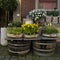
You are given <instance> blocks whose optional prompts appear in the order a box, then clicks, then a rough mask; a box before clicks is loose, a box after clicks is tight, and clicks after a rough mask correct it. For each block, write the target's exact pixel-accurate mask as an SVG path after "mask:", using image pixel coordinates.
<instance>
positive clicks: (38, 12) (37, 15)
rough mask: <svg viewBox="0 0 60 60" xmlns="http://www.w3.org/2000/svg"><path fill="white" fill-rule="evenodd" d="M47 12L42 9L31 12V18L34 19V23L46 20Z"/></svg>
mask: <svg viewBox="0 0 60 60" xmlns="http://www.w3.org/2000/svg"><path fill="white" fill-rule="evenodd" d="M45 16H46V12H45V11H42V10H40V9H35V10H32V11H30V12H29V17H30V18H32V19H33V20H34V21H37V20H39V19H41V18H45Z"/></svg>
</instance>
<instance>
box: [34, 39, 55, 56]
mask: <svg viewBox="0 0 60 60" xmlns="http://www.w3.org/2000/svg"><path fill="white" fill-rule="evenodd" d="M55 41H56V40H53V41H52V40H40V41H34V42H33V52H34V53H35V54H36V55H39V56H51V55H53V54H54V52H55V51H54V50H55V47H56V43H55Z"/></svg>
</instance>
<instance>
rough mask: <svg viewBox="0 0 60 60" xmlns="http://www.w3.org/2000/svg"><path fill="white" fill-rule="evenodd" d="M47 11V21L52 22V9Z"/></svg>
mask: <svg viewBox="0 0 60 60" xmlns="http://www.w3.org/2000/svg"><path fill="white" fill-rule="evenodd" d="M46 12H47V15H46V21H47V22H48V23H50V22H51V20H52V10H50V11H46Z"/></svg>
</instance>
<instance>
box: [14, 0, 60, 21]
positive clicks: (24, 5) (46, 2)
mask: <svg viewBox="0 0 60 60" xmlns="http://www.w3.org/2000/svg"><path fill="white" fill-rule="evenodd" d="M19 1H20V8H19V7H18V9H17V11H16V12H14V15H13V18H14V20H17V19H16V18H18V17H17V16H16V15H17V14H18V13H19V14H20V16H21V17H22V18H26V16H27V15H28V13H29V11H31V10H33V9H47V10H48V9H54V8H57V10H59V11H60V0H19ZM18 11H21V12H18ZM19 19H20V17H19Z"/></svg>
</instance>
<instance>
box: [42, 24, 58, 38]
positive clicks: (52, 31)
mask: <svg viewBox="0 0 60 60" xmlns="http://www.w3.org/2000/svg"><path fill="white" fill-rule="evenodd" d="M57 33H58V31H57V29H56V28H55V26H53V25H52V24H51V23H49V24H48V25H47V26H45V27H44V29H43V36H46V37H57V35H56V34H57Z"/></svg>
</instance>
